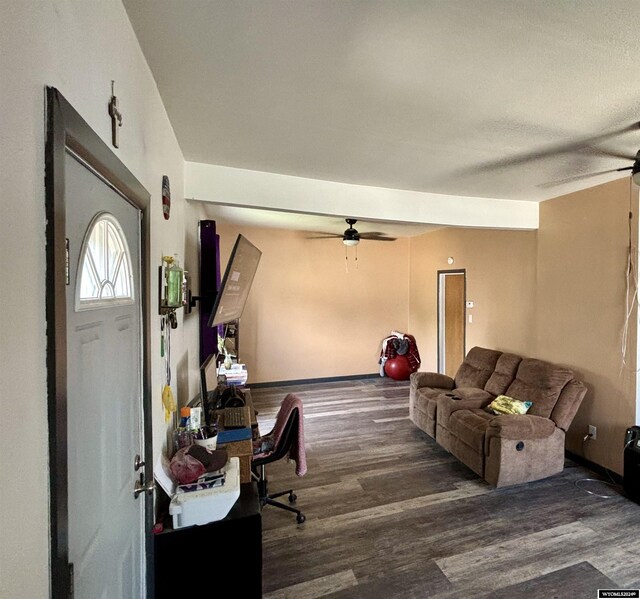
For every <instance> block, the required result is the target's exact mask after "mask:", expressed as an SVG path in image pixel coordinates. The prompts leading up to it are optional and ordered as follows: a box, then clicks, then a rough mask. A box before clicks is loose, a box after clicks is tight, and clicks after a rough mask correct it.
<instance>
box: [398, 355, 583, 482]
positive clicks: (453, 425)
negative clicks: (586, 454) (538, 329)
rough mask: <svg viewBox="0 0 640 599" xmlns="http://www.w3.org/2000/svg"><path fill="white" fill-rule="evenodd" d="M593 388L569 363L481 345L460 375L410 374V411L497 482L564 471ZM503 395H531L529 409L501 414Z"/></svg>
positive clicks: (455, 452)
mask: <svg viewBox="0 0 640 599" xmlns="http://www.w3.org/2000/svg"><path fill="white" fill-rule="evenodd" d="M586 392H587V388H586V386H585V385H584V383H582V382H580V381H578V380H576V379H575V378H574V375H573V372H572V371H571V370H569V369H568V368H563V367H561V366H556V365H554V364H551V363H549V362H544V361H542V360H536V359H533V358H523V357H521V356H517V355H515V354H510V353H503V352H499V351H496V350H492V349H485V348H482V347H474V348H472V349H471V350H470V351H469V353H468V354H467V356H466V358H465V360H464V362H463V363H462V364H461V366H460V368H459V369H458V372H457V373H456V375H455V377H454V378H453V379H452V378H450V377H448V376H446V375H443V374H437V373H433V372H414V373H413V374H412V375H411V378H410V392H409V416H410V418H411V420H412V421H413V422H414V423H415V424H416V425H417V426H418V427H419V428H420V429H422V430H423V431H425V432H426V433H427V434H428V435H430V436H431V437H433V438H434V439H435V440H436V441H437V442H438V443H439V444H440V445H441V446H442V447H444V448H445V449H446V450H447V451H449V452H450V453H452V454H453V455H454V456H456V457H457V458H458V459H459V460H460V461H461V462H463V463H464V464H466V465H467V466H468V467H469V468H471V469H472V470H473V471H474V472H476V473H477V474H479V475H480V476H482V477H484V479H485V480H486V481H487V482H489V483H490V484H492V485H495V486H496V487H502V486H506V485H514V484H519V483H524V482H529V481H533V480H538V479H540V478H545V477H547V476H551V475H553V474H557V473H558V472H561V471H562V469H563V468H564V440H565V433H566V431H567V429H568V428H569V425H570V424H571V421H572V420H573V417H574V416H575V414H576V412H577V410H578V408H579V407H580V403H581V402H582V400H583V398H584V396H585V393H586ZM498 395H508V396H510V397H514V398H516V399H519V400H521V401H531V402H532V404H533V405H532V406H531V408H530V409H529V411H528V412H527V414H524V415H513V414H502V415H499V416H498V415H495V414H494V413H493V412H491V411H490V410H488V409H487V406H488V405H489V404H490V403H491V401H492V400H493V399H494V398H495V397H496V396H498Z"/></svg>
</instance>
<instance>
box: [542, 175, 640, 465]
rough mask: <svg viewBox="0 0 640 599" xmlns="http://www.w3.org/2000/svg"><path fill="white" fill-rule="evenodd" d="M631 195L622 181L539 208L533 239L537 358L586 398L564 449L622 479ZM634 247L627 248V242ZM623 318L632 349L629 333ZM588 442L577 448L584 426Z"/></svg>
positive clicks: (629, 375)
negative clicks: (559, 370)
mask: <svg viewBox="0 0 640 599" xmlns="http://www.w3.org/2000/svg"><path fill="white" fill-rule="evenodd" d="M637 195H638V194H637V189H634V190H633V191H631V190H630V188H629V179H628V178H626V177H625V178H623V179H619V180H618V181H615V182H613V183H609V184H606V185H600V186H598V187H594V188H592V189H587V190H585V191H581V192H578V193H574V194H570V195H567V196H563V197H561V198H557V199H554V200H549V201H547V202H543V203H542V204H541V206H540V230H539V231H538V296H537V320H538V326H537V343H536V348H537V353H538V354H539V356H540V357H544V358H545V359H548V360H551V361H555V362H559V363H561V364H565V365H567V366H569V367H571V368H573V369H574V370H575V371H576V373H577V374H578V375H579V376H580V377H581V378H583V380H584V381H585V382H586V383H587V385H588V387H589V392H588V394H587V396H586V398H585V400H584V402H583V404H582V406H581V408H580V411H579V412H578V415H577V416H576V418H575V420H574V422H573V425H572V427H571V429H570V431H569V435H568V442H567V446H568V449H570V450H571V451H573V452H575V453H577V454H580V455H584V456H585V457H586V458H587V459H589V460H591V461H593V462H595V463H597V464H600V465H603V466H606V467H607V468H611V469H613V470H615V471H616V472H618V473H622V444H623V439H624V432H625V429H626V428H627V427H628V426H629V425H632V424H634V423H635V419H636V416H635V373H634V370H635V363H636V362H635V349H633V348H634V347H635V344H634V345H633V346H631V347H632V349H631V350H630V352H629V355H628V356H627V360H628V365H627V366H626V367H625V366H623V364H622V351H621V335H622V329H623V325H624V321H625V293H626V292H625V273H626V268H627V254H628V252H627V248H628V244H629V220H628V213H629V211H630V210H631V211H633V213H634V218H633V220H632V221H631V224H632V230H633V231H635V230H636V229H637V226H638V224H637ZM634 245H635V241H634ZM635 322H636V316H635V311H634V313H633V314H632V316H631V323H630V324H631V331H632V334H633V338H632V341H634V340H635V331H636V326H635ZM589 424H593V425H595V426H597V429H598V434H597V439H596V440H595V441H588V442H587V443H586V444H584V445H583V442H582V439H583V437H584V435H585V434H586V432H587V426H588V425H589Z"/></svg>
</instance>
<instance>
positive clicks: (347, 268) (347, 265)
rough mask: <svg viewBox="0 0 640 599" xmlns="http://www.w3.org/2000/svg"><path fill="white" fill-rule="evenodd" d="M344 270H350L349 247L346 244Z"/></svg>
mask: <svg viewBox="0 0 640 599" xmlns="http://www.w3.org/2000/svg"><path fill="white" fill-rule="evenodd" d="M344 271H345V272H346V273H348V272H349V248H348V247H347V246H346V245H345V246H344Z"/></svg>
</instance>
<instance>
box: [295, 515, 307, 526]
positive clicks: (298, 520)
mask: <svg viewBox="0 0 640 599" xmlns="http://www.w3.org/2000/svg"><path fill="white" fill-rule="evenodd" d="M306 519H307V517H306V516H305V515H304V514H298V515H297V516H296V520H297V522H298V524H302V523H303V522H304V521H305V520H306Z"/></svg>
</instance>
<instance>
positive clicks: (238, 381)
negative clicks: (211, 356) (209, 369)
mask: <svg viewBox="0 0 640 599" xmlns="http://www.w3.org/2000/svg"><path fill="white" fill-rule="evenodd" d="M221 374H224V376H226V377H227V385H234V386H242V385H246V383H247V366H246V364H232V365H231V368H228V369H227V368H225V367H224V364H220V366H219V368H218V376H220V375H221Z"/></svg>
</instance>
